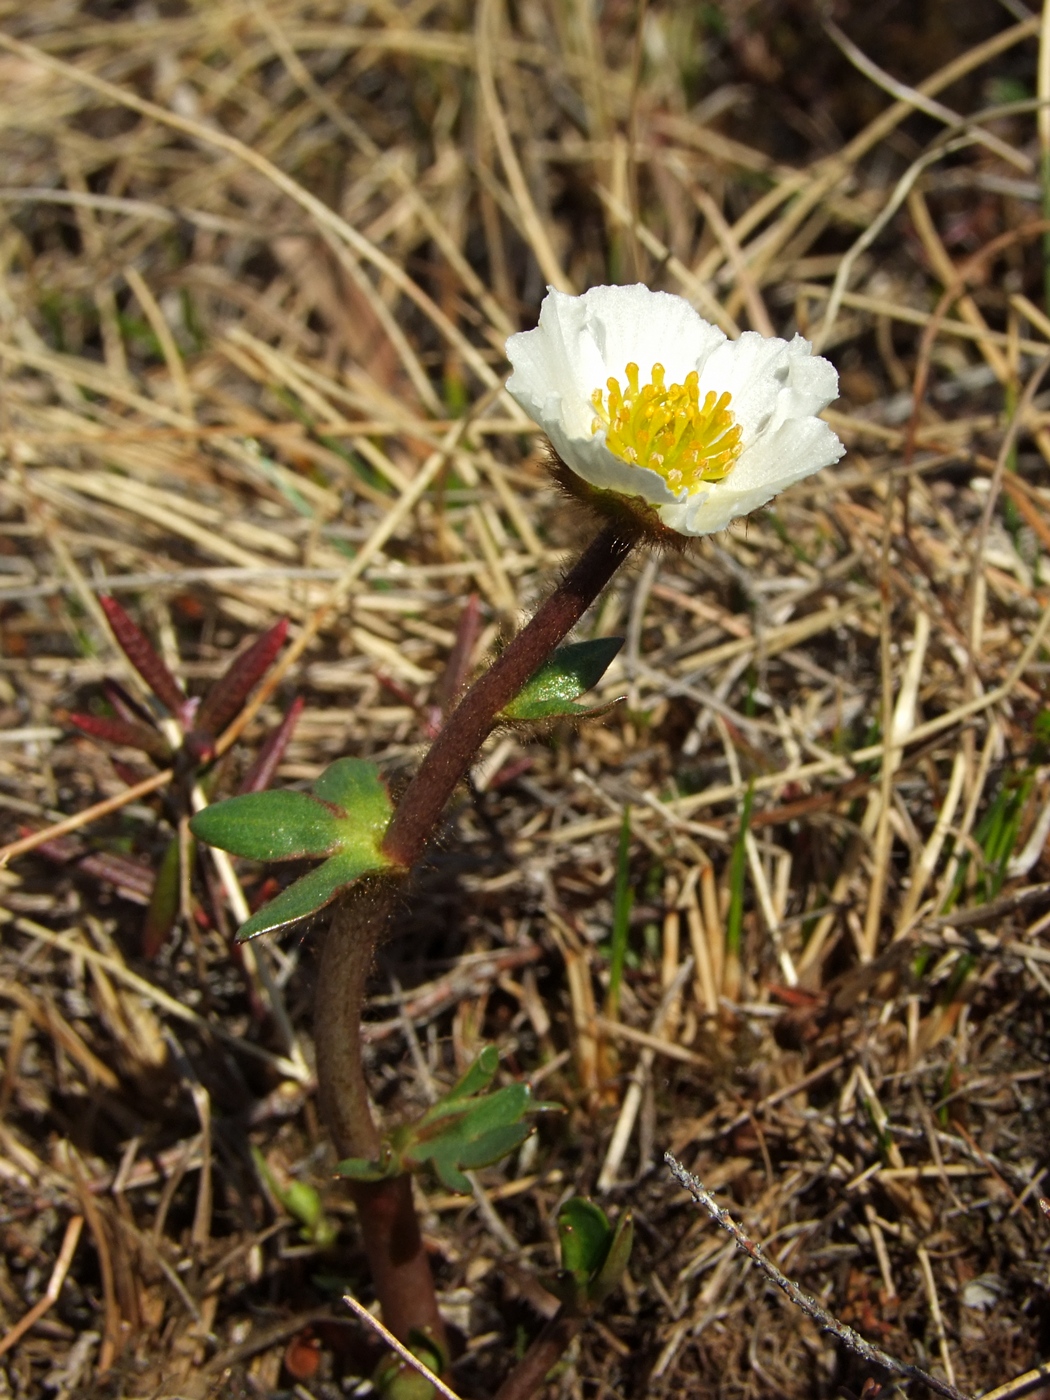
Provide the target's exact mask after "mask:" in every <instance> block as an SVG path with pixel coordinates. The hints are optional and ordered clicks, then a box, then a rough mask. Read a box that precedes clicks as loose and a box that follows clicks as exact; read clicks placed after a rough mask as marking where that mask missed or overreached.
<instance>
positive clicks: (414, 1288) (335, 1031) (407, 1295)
mask: <svg viewBox="0 0 1050 1400" xmlns="http://www.w3.org/2000/svg"><path fill="white" fill-rule="evenodd" d="M396 897H397V892H396V887H395V885H394V884H393V882H392V881H386V882H383V883H381V884H377V885H374V886H372V887H370V888H369V887H367V886H366V887H361V886H355V887H354V888H353V889H352V890H351V891H350V893H349V894H347V895H346V896H344V898H343V899H341V900H340V901H339V903H338V905H337V906H336V910H335V914H334V916H333V918H332V922H331V926H330V927H329V929H328V932H327V934H326V935H325V940H324V948H323V950H322V953H321V965H320V969H319V972H318V981H317V1001H316V1008H315V1043H316V1049H317V1083H318V1090H319V1095H320V1100H321V1111H322V1113H323V1114H324V1117H325V1120H326V1121H327V1123H328V1129H329V1132H330V1133H331V1134H332V1141H333V1142H334V1144H335V1149H336V1152H337V1153H338V1154H339V1156H340V1157H364V1158H365V1159H366V1160H368V1161H375V1160H376V1158H377V1157H378V1156H379V1152H380V1147H381V1145H382V1143H381V1139H380V1136H379V1132H378V1130H377V1128H376V1125H375V1122H374V1121H373V1119H372V1110H371V1107H370V1105H369V1102H368V1086H367V1084H366V1083H365V1074H364V1066H363V1064H362V1062H361V1008H362V1006H363V1005H364V998H365V990H366V987H367V983H368V975H369V972H370V971H371V967H372V957H373V954H374V953H375V948H376V944H377V943H379V942H380V941H381V939H382V938H383V937H384V935H385V933H386V930H387V927H388V925H389V923H390V915H391V911H392V908H393V904H394V901H395V899H396ZM351 1193H352V1195H353V1197H354V1201H355V1202H356V1204H357V1214H358V1220H359V1223H360V1228H361V1239H362V1242H363V1244H364V1247H365V1253H366V1255H367V1256H368V1264H369V1268H370V1269H371V1272H372V1281H373V1283H374V1284H375V1289H376V1294H377V1296H378V1298H379V1301H380V1303H381V1304H382V1307H383V1321H384V1322H385V1323H386V1325H387V1326H388V1327H389V1328H390V1330H391V1332H393V1334H394V1335H395V1337H399V1338H400V1339H401V1341H403V1342H407V1341H408V1337H409V1332H410V1331H411V1330H412V1329H413V1328H418V1329H420V1330H423V1331H427V1332H429V1333H430V1335H431V1336H432V1337H433V1338H434V1340H435V1341H436V1342H438V1343H439V1345H440V1346H441V1347H442V1348H444V1346H445V1329H444V1324H443V1323H442V1320H441V1315H440V1313H439V1312H438V1306H437V1298H436V1297H435V1294H434V1280H433V1277H432V1275H431V1272H430V1262H429V1260H428V1259H427V1256H426V1251H425V1250H424V1248H423V1240H422V1236H421V1234H420V1230H419V1221H418V1220H417V1218H416V1211H415V1206H414V1205H413V1202H412V1182H411V1179H410V1178H409V1177H407V1176H398V1177H394V1178H392V1179H391V1180H388V1181H376V1182H355V1183H354V1184H353V1185H352V1187H351Z"/></svg>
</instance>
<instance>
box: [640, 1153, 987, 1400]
mask: <svg viewBox="0 0 1050 1400" xmlns="http://www.w3.org/2000/svg"><path fill="white" fill-rule="evenodd" d="M664 1161H665V1162H666V1163H667V1165H668V1166H669V1167H670V1169H671V1174H672V1176H674V1178H675V1179H676V1180H677V1181H678V1182H679V1183H680V1184H681V1185H682V1186H684V1187H685V1189H686V1190H687V1191H688V1192H689V1194H690V1195H691V1196H692V1198H693V1200H694V1201H695V1202H696V1203H697V1205H699V1206H703V1208H704V1210H706V1211H707V1213H708V1215H709V1216H710V1217H711V1219H712V1220H713V1221H714V1222H715V1224H716V1225H718V1226H720V1227H721V1228H722V1229H723V1230H725V1231H727V1232H728V1233H729V1234H730V1235H732V1236H733V1238H734V1239H735V1240H736V1242H737V1244H738V1245H739V1246H740V1248H741V1249H742V1250H743V1251H744V1253H745V1254H747V1255H749V1256H750V1258H751V1259H753V1260H754V1262H755V1263H756V1264H757V1265H758V1267H759V1268H760V1269H762V1270H763V1271H764V1272H765V1273H766V1274H768V1276H769V1277H770V1278H771V1279H772V1280H773V1282H774V1283H775V1284H776V1286H777V1287H778V1288H779V1289H780V1290H781V1291H782V1292H783V1293H786V1294H787V1296H788V1298H790V1300H791V1301H792V1302H793V1303H794V1304H795V1306H796V1307H797V1308H801V1309H802V1311H803V1312H804V1313H805V1314H806V1316H807V1317H811V1318H812V1319H813V1321H814V1322H815V1323H816V1324H817V1326H818V1327H822V1328H823V1329H824V1331H825V1332H830V1333H831V1334H832V1336H834V1337H837V1338H838V1339H839V1341H840V1342H842V1343H843V1344H844V1345H845V1346H847V1347H848V1348H849V1349H850V1351H852V1352H853V1353H854V1354H855V1355H856V1356H859V1357H860V1358H861V1360H862V1361H867V1362H868V1364H869V1365H872V1366H881V1367H882V1369H883V1370H884V1371H889V1372H890V1374H891V1375H894V1376H904V1377H905V1378H907V1379H908V1380H913V1381H922V1383H923V1385H927V1386H929V1388H930V1389H931V1390H934V1391H936V1392H937V1394H938V1395H946V1396H948V1397H949V1400H967V1397H966V1396H965V1395H964V1394H963V1393H962V1391H960V1390H956V1388H955V1386H954V1385H949V1383H948V1382H947V1381H942V1380H939V1379H938V1378H937V1377H936V1376H931V1375H930V1373H929V1372H928V1371H924V1370H923V1369H922V1367H921V1366H909V1365H908V1364H907V1363H906V1362H904V1361H898V1360H897V1359H896V1358H895V1357H893V1356H890V1354H889V1353H888V1352H885V1351H883V1350H882V1349H881V1348H880V1347H873V1346H872V1345H871V1343H870V1342H866V1341H865V1340H864V1338H863V1337H862V1336H861V1335H860V1333H859V1332H854V1330H853V1328H852V1327H847V1326H846V1324H845V1323H844V1322H839V1320H838V1319H837V1318H835V1317H832V1315H831V1313H829V1312H826V1311H825V1310H824V1308H822V1307H821V1306H820V1304H819V1303H818V1302H817V1301H816V1300H815V1299H813V1298H811V1297H810V1296H809V1294H808V1293H803V1291H802V1289H801V1288H799V1286H798V1284H797V1283H792V1282H791V1280H790V1279H789V1278H788V1277H787V1276H786V1275H785V1274H782V1273H781V1272H780V1270H779V1269H778V1268H777V1266H776V1265H775V1264H774V1263H773V1262H772V1260H770V1259H767V1258H766V1256H765V1254H763V1252H762V1247H761V1245H758V1244H755V1242H754V1240H752V1239H751V1238H750V1237H749V1236H748V1235H747V1234H745V1232H744V1231H743V1230H742V1229H741V1228H740V1226H739V1225H738V1224H737V1223H736V1221H735V1220H734V1219H733V1217H732V1216H731V1215H730V1214H729V1212H728V1211H727V1210H723V1209H722V1207H721V1206H720V1205H719V1204H718V1202H717V1201H716V1200H715V1198H714V1197H713V1196H712V1195H711V1193H710V1192H709V1191H708V1189H707V1187H706V1186H705V1185H704V1183H703V1182H702V1181H701V1180H700V1179H699V1177H696V1176H694V1175H693V1173H692V1172H690V1171H687V1170H686V1169H685V1167H683V1166H682V1164H681V1162H679V1161H678V1159H677V1158H676V1157H674V1156H672V1154H671V1153H670V1152H665V1153H664Z"/></svg>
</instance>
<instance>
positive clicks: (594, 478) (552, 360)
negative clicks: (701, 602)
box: [507, 285, 845, 535]
mask: <svg viewBox="0 0 1050 1400" xmlns="http://www.w3.org/2000/svg"><path fill="white" fill-rule="evenodd" d="M507 355H508V357H509V359H510V362H511V364H512V365H513V367H514V373H513V374H512V375H511V377H510V379H509V380H508V382H507V388H508V390H509V391H510V393H511V394H512V395H513V397H514V398H515V399H516V400H517V401H518V403H519V404H521V406H522V408H523V409H524V410H525V412H526V413H528V414H529V416H530V417H531V418H533V419H534V420H535V422H536V423H538V424H539V426H540V427H541V428H542V429H543V430H544V432H545V433H546V434H547V436H548V438H549V439H550V442H551V446H552V447H553V448H554V450H555V452H557V454H558V456H559V457H560V458H561V459H562V461H563V462H564V463H565V465H566V466H567V467H569V468H570V469H571V470H572V471H573V472H575V473H576V475H577V476H579V477H581V478H582V479H583V480H584V481H585V482H588V483H589V484H590V485H591V486H593V487H596V488H598V489H599V490H601V491H612V492H616V493H618V494H619V495H621V496H633V497H640V498H641V499H642V500H643V501H644V502H646V503H647V504H648V505H649V506H651V507H652V508H653V509H654V510H655V511H656V513H657V514H658V516H659V518H660V521H661V523H662V524H663V525H664V526H666V527H667V528H668V529H670V530H673V531H676V532H677V533H679V534H682V535H709V534H712V533H713V532H714V531H716V530H722V529H724V528H725V527H726V526H727V525H728V524H729V522H730V521H731V520H734V519H735V518H736V517H737V516H739V515H746V514H747V513H748V512H749V511H752V510H756V509H757V508H758V507H759V506H761V505H765V503H766V502H767V501H768V500H771V499H772V497H773V496H775V495H777V493H778V492H780V491H783V490H784V488H785V487H786V486H790V485H791V484H792V482H795V481H799V480H801V478H802V477H805V476H809V475H810V473H812V472H815V471H818V470H819V469H820V468H821V467H826V466H830V465H831V463H832V462H837V461H838V459H839V458H840V457H841V456H842V454H843V452H844V451H845V448H844V447H843V446H842V443H841V442H840V441H839V439H838V438H837V437H836V436H835V434H834V433H833V432H832V430H831V429H830V428H829V427H828V425H827V424H826V423H824V422H822V421H821V420H820V419H819V418H818V417H817V416H816V415H817V414H818V413H819V412H820V410H821V409H822V408H826V407H827V405H828V404H829V403H831V401H832V400H833V399H834V398H836V397H837V395H838V374H837V373H836V371H835V368H834V366H833V365H831V364H830V363H829V362H828V361H827V360H824V359H821V358H820V357H819V356H817V355H814V354H813V353H812V352H811V349H810V345H809V342H808V341H806V340H803V339H802V337H801V336H799V335H796V336H795V338H794V340H792V341H786V340H776V339H766V338H764V337H763V336H760V335H757V334H755V332H754V331H745V332H744V334H743V335H742V336H741V337H740V339H739V340H728V339H727V338H726V336H725V335H724V334H723V332H722V331H720V330H719V329H718V327H717V326H712V325H710V324H709V323H708V322H707V321H704V320H702V319H701V318H700V317H699V316H698V315H697V313H696V312H695V311H694V310H693V308H692V307H691V306H690V305H689V303H688V302H687V301H684V300H683V299H682V298H681V297H677V296H671V295H670V294H669V293H667V292H651V291H649V289H648V288H647V287H644V286H641V285H637V286H633V287H592V288H591V290H590V291H589V292H585V293H584V294H583V296H567V295H566V294H565V293H564V292H558V291H555V290H554V288H553V287H552V288H550V289H548V292H547V295H546V297H545V298H544V300H543V305H542V306H541V308H540V321H539V325H538V326H537V327H536V329H535V330H534V331H526V332H524V333H522V334H520V335H512V336H511V338H510V339H509V340H508V341H507Z"/></svg>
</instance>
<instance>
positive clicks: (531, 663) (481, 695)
mask: <svg viewBox="0 0 1050 1400" xmlns="http://www.w3.org/2000/svg"><path fill="white" fill-rule="evenodd" d="M637 539H638V535H637V534H631V533H630V532H629V531H628V530H626V529H625V528H624V527H623V526H619V525H609V526H606V528H605V529H604V530H603V531H602V532H601V534H600V535H598V536H597V537H596V538H595V539H594V540H593V541H592V543H591V544H590V545H589V546H588V548H587V549H586V550H585V551H584V552H583V554H582V555H581V556H580V558H579V559H578V560H577V562H576V563H575V564H574V565H573V567H572V569H570V570H569V572H568V573H567V574H566V576H565V578H564V579H563V580H562V582H561V584H560V585H559V586H558V588H556V589H555V591H554V592H553V593H552V594H551V596H550V597H549V598H548V599H547V601H546V602H545V603H544V604H543V606H542V607H541V608H540V610H539V611H538V612H537V613H536V615H535V617H534V618H533V619H532V621H531V622H530V623H529V625H528V626H527V627H526V628H525V629H524V630H523V631H521V632H519V633H518V635H517V636H516V637H515V638H514V640H513V641H512V642H511V643H510V644H509V645H508V647H507V648H506V650H505V651H504V652H503V653H502V655H501V656H500V657H499V659H498V660H497V661H496V663H495V665H493V666H492V668H491V669H490V670H488V671H486V672H485V674H484V675H483V676H482V677H481V679H480V680H477V681H475V682H474V684H473V685H472V686H471V688H470V689H469V690H468V691H467V693H466V695H465V696H464V697H463V699H462V700H461V701H460V703H459V704H458V705H457V706H456V709H455V710H454V711H453V712H452V714H451V715H450V716H449V719H448V721H447V722H446V724H445V727H444V728H443V729H442V731H441V733H440V734H439V735H438V737H437V738H436V739H435V740H434V743H433V744H432V745H431V748H430V751H429V752H428V753H427V756H426V758H425V759H424V760H423V762H422V764H421V766H420V769H419V771H418V773H417V774H416V775H415V777H414V778H413V779H412V781H411V782H410V783H409V785H408V787H407V788H406V789H405V793H404V796H403V797H402V798H401V801H400V803H399V804H398V808H397V811H396V812H395V813H394V817H393V820H392V821H391V823H390V826H389V828H388V830H387V833H386V837H385V839H384V841H383V851H384V854H385V855H387V856H389V857H390V859H391V860H393V861H396V862H397V864H398V865H401V866H404V867H405V868H406V869H407V868H409V867H410V866H412V865H414V864H415V862H416V861H417V860H418V859H419V857H420V856H421V855H422V854H423V849H424V847H425V846H426V843H427V841H428V840H429V839H430V836H431V833H432V832H433V830H434V828H435V827H436V826H437V824H438V821H439V820H440V818H441V813H442V812H443V811H444V810H445V804H446V803H447V802H448V799H449V798H450V797H451V796H452V793H453V791H454V790H455V787H456V784H457V783H459V782H460V781H461V780H462V779H463V777H464V776H465V775H466V772H467V770H468V768H469V767H470V765H471V763H472V762H473V760H474V755H475V754H476V753H477V751H478V749H479V748H480V747H481V745H482V744H483V743H484V741H485V739H486V737H487V736H488V733H489V730H490V729H491V728H492V725H493V722H494V720H495V718H496V716H497V715H498V714H499V712H500V710H502V709H503V707H504V706H505V705H507V704H509V703H510V701H511V700H513V698H514V697H515V695H517V694H518V692H519V691H520V690H521V688H522V687H523V686H524V684H525V682H526V681H527V680H528V679H529V678H530V677H531V676H532V675H534V674H535V673H536V671H538V670H539V668H540V667H541V666H542V665H543V663H544V662H545V661H546V660H547V658H548V657H549V656H550V654H551V652H552V651H553V650H554V648H555V647H556V646H557V645H558V643H559V642H561V641H562V640H563V639H564V638H565V636H566V635H567V634H568V632H569V631H570V629H571V628H572V627H574V626H575V625H576V623H577V622H579V620H580V618H581V617H582V616H583V614H584V613H585V612H586V610H587V608H588V607H589V606H590V605H591V603H593V602H594V600H595V598H597V596H598V594H599V593H600V592H601V591H602V589H603V588H604V587H605V585H606V584H607V583H608V582H609V580H610V579H611V578H612V576H613V574H614V573H615V572H616V570H617V569H618V568H619V567H620V565H621V564H622V563H623V561H624V560H625V559H626V558H627V556H628V554H630V552H631V550H632V548H633V547H634V545H635V543H636V541H637Z"/></svg>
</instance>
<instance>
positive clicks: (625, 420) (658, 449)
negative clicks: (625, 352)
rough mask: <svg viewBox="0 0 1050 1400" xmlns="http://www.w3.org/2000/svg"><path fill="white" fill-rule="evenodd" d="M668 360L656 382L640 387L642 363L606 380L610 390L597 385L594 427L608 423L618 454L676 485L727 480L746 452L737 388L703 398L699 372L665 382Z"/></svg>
mask: <svg viewBox="0 0 1050 1400" xmlns="http://www.w3.org/2000/svg"><path fill="white" fill-rule="evenodd" d="M664 373H665V371H664V367H663V365H660V364H656V365H653V368H652V372H651V374H650V382H649V383H648V384H645V385H643V386H642V387H641V388H639V387H638V366H637V365H636V364H633V363H632V364H629V365H628V366H627V367H626V369H625V370H624V374H625V377H626V379H627V388H626V390H625V389H624V388H623V387H622V386H621V384H620V382H619V380H617V379H612V378H610V379H608V380H607V381H606V389H607V391H608V392H607V394H606V393H603V392H602V391H601V389H595V391H594V393H593V394H592V395H591V403H592V405H593V406H594V411H595V413H596V414H597V415H598V416H597V417H596V418H595V420H594V422H593V423H592V425H591V431H592V432H595V433H597V432H600V430H601V429H602V428H604V429H605V445H606V447H608V449H609V451H610V452H615V453H616V455H617V457H622V458H623V460H624V461H625V462H630V463H632V464H633V465H637V466H639V467H648V468H649V469H650V470H651V471H654V472H659V474H660V475H661V476H662V477H663V478H664V480H665V481H666V482H667V484H668V486H669V487H670V488H671V490H672V491H675V492H678V491H681V490H682V489H683V487H684V488H685V489H686V490H688V491H692V490H695V488H696V487H697V486H699V485H700V483H701V482H702V481H721V480H723V478H724V477H726V476H727V475H728V474H729V471H730V468H731V467H732V465H733V463H734V462H735V461H736V459H737V458H738V457H739V456H740V448H741V442H740V439H741V436H742V433H741V429H740V428H739V427H738V426H737V423H736V421H735V419H734V417H733V415H732V413H731V412H730V410H729V405H730V404H731V403H732V395H731V394H722V395H718V394H715V393H714V392H710V393H708V394H707V395H706V396H705V398H704V401H703V403H701V402H700V392H699V375H698V374H697V373H696V371H695V370H693V371H692V372H691V373H690V374H687V375H686V377H685V383H684V384H670V385H666V386H665V384H664Z"/></svg>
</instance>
